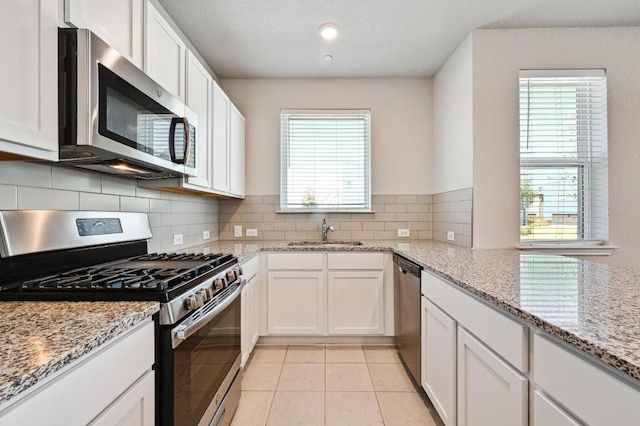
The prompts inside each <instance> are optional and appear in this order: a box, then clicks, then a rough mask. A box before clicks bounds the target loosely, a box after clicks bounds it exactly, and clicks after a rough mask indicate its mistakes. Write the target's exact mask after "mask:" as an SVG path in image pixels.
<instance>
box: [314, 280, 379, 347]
mask: <svg viewBox="0 0 640 426" xmlns="http://www.w3.org/2000/svg"><path fill="white" fill-rule="evenodd" d="M383 283H384V281H383V273H382V271H330V272H329V275H328V288H327V291H328V302H327V318H328V333H329V334H355V335H366V334H379V335H382V334H384V293H383Z"/></svg>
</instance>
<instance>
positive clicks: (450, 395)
mask: <svg viewBox="0 0 640 426" xmlns="http://www.w3.org/2000/svg"><path fill="white" fill-rule="evenodd" d="M421 312H422V314H421V321H422V326H421V333H422V338H421V342H422V378H421V382H422V383H421V385H422V387H423V389H424V390H425V392H426V393H427V395H428V396H429V399H430V400H431V402H432V403H433V406H434V407H435V409H436V411H437V412H438V414H439V415H440V418H441V419H442V422H443V423H444V424H445V425H446V426H455V424H456V345H457V337H456V336H457V324H456V322H455V320H454V319H453V318H451V317H450V316H448V315H447V314H445V313H444V312H443V311H442V310H441V309H439V308H438V307H437V306H436V305H434V304H433V303H431V302H430V301H429V300H427V298H426V297H422V311H421Z"/></svg>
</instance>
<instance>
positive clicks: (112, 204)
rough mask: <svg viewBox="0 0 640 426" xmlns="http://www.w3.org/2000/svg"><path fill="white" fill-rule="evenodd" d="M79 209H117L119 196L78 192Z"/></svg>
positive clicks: (118, 207) (118, 208)
mask: <svg viewBox="0 0 640 426" xmlns="http://www.w3.org/2000/svg"><path fill="white" fill-rule="evenodd" d="M80 210H104V211H119V210H120V197H118V196H117V195H105V194H94V193H90V192H80Z"/></svg>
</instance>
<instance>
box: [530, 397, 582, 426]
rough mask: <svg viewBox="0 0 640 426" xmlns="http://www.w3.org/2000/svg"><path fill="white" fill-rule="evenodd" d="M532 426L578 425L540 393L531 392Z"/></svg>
mask: <svg viewBox="0 0 640 426" xmlns="http://www.w3.org/2000/svg"><path fill="white" fill-rule="evenodd" d="M532 425H533V426H579V425H580V423H578V422H577V421H575V420H574V419H572V418H571V416H570V415H568V414H567V413H565V412H564V410H563V409H562V408H560V407H558V406H557V405H556V404H555V403H553V402H552V401H551V400H550V399H548V398H547V397H546V396H544V395H543V394H542V393H541V392H540V391H537V390H536V391H534V392H533V423H532Z"/></svg>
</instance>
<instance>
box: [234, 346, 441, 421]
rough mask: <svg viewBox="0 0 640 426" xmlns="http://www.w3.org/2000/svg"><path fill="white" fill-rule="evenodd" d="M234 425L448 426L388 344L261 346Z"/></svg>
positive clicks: (246, 378)
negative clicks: (444, 425) (441, 419)
mask: <svg viewBox="0 0 640 426" xmlns="http://www.w3.org/2000/svg"><path fill="white" fill-rule="evenodd" d="M231 424H232V426H254V425H255V426H258V425H259V426H265V425H267V426H276V425H286V426H295V425H300V426H313V425H319V426H325V425H328V426H342V425H344V426H348V425H353V426H367V425H401V426H412V425H420V426H431V425H438V426H440V425H442V423H441V421H440V419H439V418H438V415H437V414H436V413H435V410H434V408H433V406H432V405H431V403H430V402H429V400H428V399H427V398H426V396H425V395H424V392H422V391H421V390H418V389H416V387H415V386H414V384H413V382H412V381H411V379H410V378H409V376H408V375H407V373H406V371H405V370H404V367H403V366H402V364H401V363H400V358H398V353H397V351H396V349H395V348H393V347H388V346H339V345H312V346H258V347H256V349H255V350H254V352H253V354H252V356H251V358H250V360H249V362H248V364H247V366H245V370H244V375H243V378H242V396H241V398H240V406H239V407H238V411H237V412H236V414H235V416H234V418H233V422H232V423H231Z"/></svg>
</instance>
